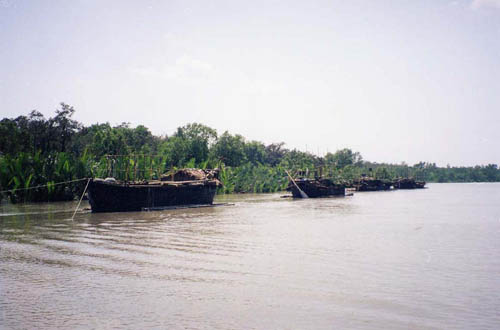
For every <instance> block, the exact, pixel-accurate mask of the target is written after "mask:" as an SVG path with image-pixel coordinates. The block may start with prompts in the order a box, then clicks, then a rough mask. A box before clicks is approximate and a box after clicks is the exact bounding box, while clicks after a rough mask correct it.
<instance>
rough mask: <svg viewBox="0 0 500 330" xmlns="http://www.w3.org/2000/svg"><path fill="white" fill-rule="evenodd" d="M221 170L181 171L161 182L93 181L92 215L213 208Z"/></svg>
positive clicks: (89, 193)
mask: <svg viewBox="0 0 500 330" xmlns="http://www.w3.org/2000/svg"><path fill="white" fill-rule="evenodd" d="M220 185H221V183H220V181H219V180H218V170H200V169H181V170H177V171H175V172H173V173H172V174H169V175H163V176H162V177H161V178H160V179H159V180H143V181H133V182H130V181H118V180H115V179H114V178H106V179H92V180H90V182H89V186H88V199H89V203H90V206H91V209H92V212H123V211H142V210H144V209H155V208H165V207H170V206H179V205H211V204H212V203H213V199H214V196H215V193H216V192H217V187H219V186H220Z"/></svg>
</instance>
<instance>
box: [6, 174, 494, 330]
mask: <svg viewBox="0 0 500 330" xmlns="http://www.w3.org/2000/svg"><path fill="white" fill-rule="evenodd" d="M280 195H281V194H261V195H231V196H218V197H217V198H216V201H217V202H219V203H234V204H235V205H234V206H224V207H216V208H203V209H180V210H168V211H153V212H134V213H106V214H92V213H78V214H77V216H76V218H75V221H71V220H70V218H71V214H72V210H73V209H74V207H75V206H76V202H71V203H51V204H29V205H11V204H5V203H3V204H1V206H0V329H54V328H61V329H95V328H98V329H124V328H125V329H154V328H157V329H498V328H500V313H499V311H500V258H499V256H500V184H430V185H429V189H424V190H408V191H389V192H366V193H356V194H354V196H350V197H344V198H326V199H308V200H292V199H284V198H280Z"/></svg>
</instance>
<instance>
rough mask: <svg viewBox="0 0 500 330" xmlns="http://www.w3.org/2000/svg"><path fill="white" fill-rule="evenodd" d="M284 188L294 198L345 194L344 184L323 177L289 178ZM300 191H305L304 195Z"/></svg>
mask: <svg viewBox="0 0 500 330" xmlns="http://www.w3.org/2000/svg"><path fill="white" fill-rule="evenodd" d="M286 190H287V191H291V192H292V196H293V197H295V198H304V197H311V198H315V197H327V196H345V185H343V184H336V183H334V182H333V181H332V180H330V179H324V178H318V179H306V178H300V179H294V180H290V183H289V184H288V187H287V188H286ZM301 191H302V192H303V193H305V194H306V196H304V195H303V193H301Z"/></svg>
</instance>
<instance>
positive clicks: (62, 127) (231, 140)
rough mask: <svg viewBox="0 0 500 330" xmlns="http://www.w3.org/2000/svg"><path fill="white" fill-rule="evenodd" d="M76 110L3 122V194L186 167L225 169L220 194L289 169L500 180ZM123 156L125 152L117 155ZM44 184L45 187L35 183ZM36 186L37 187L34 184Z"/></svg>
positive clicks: (345, 175) (251, 187)
mask: <svg viewBox="0 0 500 330" xmlns="http://www.w3.org/2000/svg"><path fill="white" fill-rule="evenodd" d="M74 113H75V109H74V108H73V107H71V106H70V105H67V104H65V103H61V104H60V108H59V109H58V110H56V112H55V115H54V116H53V117H51V118H48V119H47V118H45V117H44V116H43V115H42V114H41V113H40V112H38V111H35V110H34V111H32V112H31V113H29V114H28V115H27V116H19V117H17V118H12V119H9V118H4V119H2V120H1V121H0V191H5V190H13V189H22V190H16V191H15V192H11V193H0V198H6V197H8V198H9V199H10V200H11V201H12V202H13V203H18V202H47V201H63V200H72V199H74V198H75V197H76V196H80V195H81V194H82V192H83V189H84V187H85V184H86V181H85V180H80V181H76V182H71V183H69V184H67V185H58V184H57V183H59V182H66V181H74V180H78V179H82V178H89V177H108V176H112V177H115V178H116V179H119V180H126V179H129V180H130V179H131V178H136V179H137V180H148V179H152V178H156V177H159V176H160V175H161V174H163V173H165V172H168V171H170V170H175V169H178V168H202V169H205V168H219V169H220V180H221V182H222V183H223V186H222V187H221V188H220V189H219V193H261V192H276V191H282V190H285V188H286V186H287V185H288V178H287V174H286V172H285V170H289V171H291V172H292V173H296V172H297V171H299V170H307V173H309V176H310V177H313V176H314V174H315V173H322V174H323V176H325V177H328V178H331V179H333V180H334V181H335V182H340V183H349V182H352V181H353V180H356V179H358V178H360V177H361V176H362V175H367V176H371V177H374V178H377V179H386V180H393V179H395V178H399V177H413V178H416V179H418V180H424V181H427V182H499V181H500V169H499V168H498V165H497V164H488V165H483V166H479V165H478V166H473V167H451V166H447V167H438V166H436V164H435V163H427V162H419V163H417V164H414V165H412V166H410V165H408V164H405V163H402V164H385V163H376V162H371V161H366V160H363V158H362V156H361V155H360V154H359V153H358V152H354V151H352V150H351V149H347V148H346V149H341V150H338V151H336V152H335V153H327V154H326V155H325V156H324V157H320V156H317V155H314V154H312V153H309V152H303V151H300V150H297V149H293V150H290V149H287V148H286V147H285V143H284V142H279V143H272V144H269V145H265V144H263V143H261V142H259V141H248V140H246V139H245V138H244V137H243V136H241V135H238V134H234V135H233V134H230V133H229V132H227V131H226V132H224V133H223V134H221V135H218V134H217V131H216V130H215V129H213V128H210V127H208V126H205V125H203V124H199V123H191V124H187V125H185V126H182V127H179V128H177V130H176V131H175V132H174V133H173V134H172V135H169V136H155V135H153V134H152V133H151V132H150V131H149V129H148V128H146V127H145V126H142V125H139V126H137V127H135V128H132V127H130V125H129V124H128V123H122V124H120V125H117V126H111V125H110V124H109V123H104V124H99V123H97V124H93V125H90V126H85V125H83V124H82V123H79V122H78V121H76V120H74V119H72V116H73V115H74ZM110 155H119V156H110ZM37 186H44V187H43V188H36V189H33V187H37ZM27 188H30V189H27Z"/></svg>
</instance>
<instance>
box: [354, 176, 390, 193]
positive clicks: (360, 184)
mask: <svg viewBox="0 0 500 330" xmlns="http://www.w3.org/2000/svg"><path fill="white" fill-rule="evenodd" d="M391 186H392V182H390V181H387V180H379V179H375V178H372V177H363V178H360V179H357V180H355V181H354V182H353V183H352V187H353V188H354V189H355V190H356V191H379V190H390V189H391Z"/></svg>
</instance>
